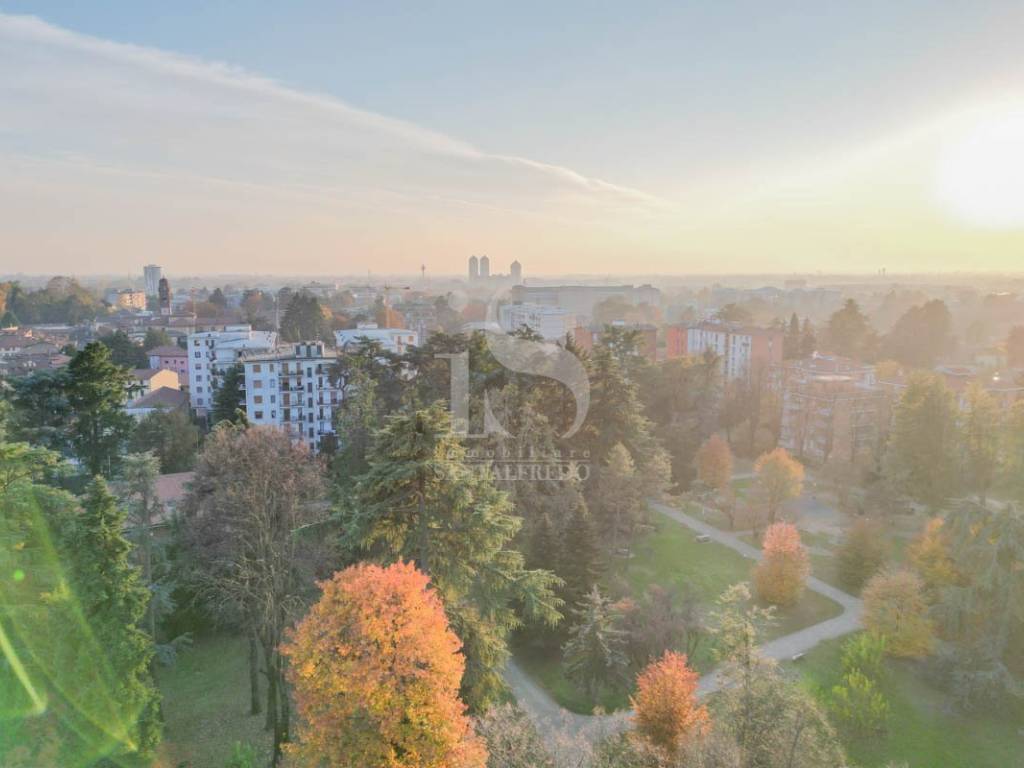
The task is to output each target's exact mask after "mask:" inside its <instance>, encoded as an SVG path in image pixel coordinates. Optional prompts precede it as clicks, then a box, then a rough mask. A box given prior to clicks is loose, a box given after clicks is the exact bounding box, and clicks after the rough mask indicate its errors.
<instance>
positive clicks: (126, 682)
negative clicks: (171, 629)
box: [67, 477, 160, 756]
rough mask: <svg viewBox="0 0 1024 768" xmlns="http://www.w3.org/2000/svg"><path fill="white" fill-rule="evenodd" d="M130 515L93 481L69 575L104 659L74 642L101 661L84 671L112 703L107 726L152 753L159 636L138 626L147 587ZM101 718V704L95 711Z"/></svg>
mask: <svg viewBox="0 0 1024 768" xmlns="http://www.w3.org/2000/svg"><path fill="white" fill-rule="evenodd" d="M125 522H126V517H125V513H124V511H123V510H122V509H120V508H119V507H118V505H117V502H116V500H115V499H114V496H113V495H112V494H111V493H110V490H109V489H108V488H107V484H106V483H105V482H104V481H103V479H102V478H100V477H97V478H96V479H95V480H93V482H92V483H91V484H90V486H89V489H88V491H87V493H86V495H85V497H84V499H83V502H82V514H81V516H80V518H79V519H78V521H77V524H76V525H75V527H74V530H73V533H72V535H71V543H72V551H73V553H74V555H73V557H72V559H71V567H70V576H71V578H70V581H71V585H72V589H73V592H74V594H75V597H76V598H77V601H78V606H79V610H80V611H81V614H82V618H83V620H84V621H85V623H86V624H87V626H89V627H90V629H91V631H92V633H93V636H94V637H95V642H96V645H97V646H98V648H100V649H102V651H101V652H102V654H103V662H104V663H103V664H102V665H96V663H95V660H93V659H90V658H88V657H89V655H91V653H92V651H93V649H92V648H91V647H89V646H88V645H83V646H77V644H75V645H76V647H75V648H68V649H67V651H68V653H71V654H75V655H77V656H78V658H79V663H81V664H82V665H83V668H87V667H88V666H89V665H93V666H97V667H98V670H97V671H98V672H99V674H98V675H97V676H96V678H94V679H83V680H82V681H81V684H82V685H84V686H88V687H89V688H90V689H91V692H93V693H95V694H96V697H97V700H100V699H102V700H103V701H104V702H105V704H106V707H104V708H106V709H110V710H113V711H109V712H107V713H105V714H106V716H107V717H110V716H113V718H112V719H111V720H109V721H107V722H104V727H109V725H110V724H113V725H114V727H115V728H117V729H118V730H119V731H120V734H119V735H118V739H119V740H120V741H121V742H122V749H123V751H124V753H127V754H131V753H136V754H138V755H140V756H146V755H150V754H151V753H152V751H153V749H154V748H155V747H156V745H157V744H158V743H159V741H160V721H159V701H160V694H159V693H158V692H157V689H156V686H155V685H154V684H153V679H152V676H151V675H150V661H151V659H152V657H153V639H152V638H151V637H149V636H147V635H146V633H145V632H143V631H142V630H141V629H140V628H139V622H140V621H142V619H143V616H144V615H145V613H146V606H147V604H148V602H149V593H148V591H147V589H146V587H145V586H144V585H143V584H142V582H141V580H140V578H139V571H138V569H137V568H136V567H135V566H134V565H132V563H131V562H130V560H129V552H130V550H131V545H130V544H129V543H128V541H127V540H126V539H125V537H124V533H123V531H124V528H125ZM95 715H97V716H99V717H97V720H96V722H97V723H99V722H103V721H102V720H101V719H100V718H102V717H103V713H102V709H101V710H100V711H98V712H96V713H95Z"/></svg>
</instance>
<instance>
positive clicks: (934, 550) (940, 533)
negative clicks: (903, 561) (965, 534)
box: [907, 517, 958, 601]
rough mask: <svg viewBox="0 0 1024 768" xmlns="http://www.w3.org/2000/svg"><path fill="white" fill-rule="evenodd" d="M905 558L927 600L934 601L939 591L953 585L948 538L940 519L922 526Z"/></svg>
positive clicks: (952, 569)
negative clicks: (914, 571)
mask: <svg viewBox="0 0 1024 768" xmlns="http://www.w3.org/2000/svg"><path fill="white" fill-rule="evenodd" d="M907 556H908V557H909V559H910V562H911V563H912V564H913V566H914V569H915V570H916V571H917V574H918V575H919V576H920V577H921V579H922V580H923V581H924V588H925V596H926V597H927V598H928V599H929V600H931V601H934V600H936V599H937V598H938V596H939V593H940V592H941V591H942V590H943V589H945V588H946V587H949V586H951V585H953V584H955V583H956V582H957V579H958V576H957V572H956V565H955V564H954V563H953V557H952V555H951V554H950V547H949V536H948V534H947V532H946V530H945V528H944V527H943V520H942V518H941V517H933V518H932V519H931V520H929V521H928V522H927V523H926V524H925V527H924V530H923V531H922V532H921V535H920V536H919V537H918V538H917V539H915V540H914V542H913V543H911V545H910V546H909V547H907Z"/></svg>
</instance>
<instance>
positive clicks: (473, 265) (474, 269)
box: [469, 256, 480, 280]
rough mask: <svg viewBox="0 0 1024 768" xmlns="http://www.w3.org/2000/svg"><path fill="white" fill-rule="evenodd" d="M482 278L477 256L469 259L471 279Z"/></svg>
mask: <svg viewBox="0 0 1024 768" xmlns="http://www.w3.org/2000/svg"><path fill="white" fill-rule="evenodd" d="M478 277H480V260H479V259H478V258H477V257H476V256H470V257H469V279H470V280H476V279H477V278H478Z"/></svg>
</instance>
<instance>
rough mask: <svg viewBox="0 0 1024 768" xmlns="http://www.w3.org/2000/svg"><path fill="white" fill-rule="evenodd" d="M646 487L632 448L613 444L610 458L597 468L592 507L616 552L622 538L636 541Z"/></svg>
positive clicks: (627, 540)
mask: <svg viewBox="0 0 1024 768" xmlns="http://www.w3.org/2000/svg"><path fill="white" fill-rule="evenodd" d="M644 491H645V486H644V482H643V480H642V478H640V477H639V476H638V474H637V470H636V465H635V464H634V463H633V457H632V456H630V455H629V451H628V450H626V447H625V446H624V445H622V444H621V443H619V444H617V445H615V446H613V447H612V449H611V451H610V452H609V453H608V459H607V462H606V463H605V464H604V465H603V466H601V467H599V468H598V470H597V480H596V482H595V492H594V502H593V505H592V507H591V508H592V509H593V510H594V514H595V516H596V517H597V519H598V520H599V521H600V528H601V530H602V531H604V534H605V536H607V537H608V538H607V540H606V543H607V546H608V547H609V548H610V549H611V550H612V551H613V552H616V553H617V552H618V550H619V548H620V545H621V543H622V542H627V543H629V542H631V541H632V537H633V531H634V530H635V528H636V525H637V523H639V522H640V519H641V515H642V514H643V511H644V507H645V500H646V496H645V494H644Z"/></svg>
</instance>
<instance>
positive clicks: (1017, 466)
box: [1001, 400, 1024, 502]
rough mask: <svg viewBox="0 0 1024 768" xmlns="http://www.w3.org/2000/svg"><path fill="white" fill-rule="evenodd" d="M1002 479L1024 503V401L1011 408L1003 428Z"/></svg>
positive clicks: (1016, 497)
mask: <svg viewBox="0 0 1024 768" xmlns="http://www.w3.org/2000/svg"><path fill="white" fill-rule="evenodd" d="M1001 453H1002V457H1003V460H1002V472H1001V474H1002V478H1003V481H1004V482H1005V483H1006V485H1007V486H1008V488H1009V492H1010V493H1011V494H1012V495H1013V498H1014V499H1016V500H1017V501H1018V502H1024V400H1018V401H1017V402H1015V403H1014V404H1013V407H1012V408H1010V414H1009V416H1008V417H1007V419H1006V423H1005V425H1004V427H1003V448H1002V452H1001Z"/></svg>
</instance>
